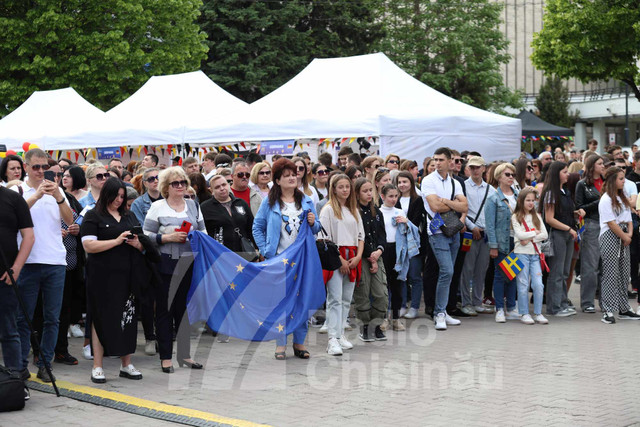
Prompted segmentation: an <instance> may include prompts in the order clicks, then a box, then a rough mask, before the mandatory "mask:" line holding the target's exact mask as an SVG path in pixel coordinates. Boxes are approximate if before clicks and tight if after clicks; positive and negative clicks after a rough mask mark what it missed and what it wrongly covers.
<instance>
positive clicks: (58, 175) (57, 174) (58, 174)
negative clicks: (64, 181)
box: [56, 172, 64, 178]
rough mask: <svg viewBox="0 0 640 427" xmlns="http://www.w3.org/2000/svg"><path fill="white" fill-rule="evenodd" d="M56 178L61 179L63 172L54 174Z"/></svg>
mask: <svg viewBox="0 0 640 427" xmlns="http://www.w3.org/2000/svg"><path fill="white" fill-rule="evenodd" d="M56 176H57V177H58V178H62V177H63V176H64V172H56Z"/></svg>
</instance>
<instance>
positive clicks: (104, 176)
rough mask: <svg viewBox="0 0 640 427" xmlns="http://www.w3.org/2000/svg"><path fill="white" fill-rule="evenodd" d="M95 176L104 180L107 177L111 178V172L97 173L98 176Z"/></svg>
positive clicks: (99, 179)
mask: <svg viewBox="0 0 640 427" xmlns="http://www.w3.org/2000/svg"><path fill="white" fill-rule="evenodd" d="M94 178H95V179H97V180H98V181H103V180H105V179H109V178H111V175H109V173H97V174H96V176H94Z"/></svg>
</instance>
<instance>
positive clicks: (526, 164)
mask: <svg viewBox="0 0 640 427" xmlns="http://www.w3.org/2000/svg"><path fill="white" fill-rule="evenodd" d="M515 166H516V179H515V183H514V184H513V187H514V188H515V189H516V190H518V191H520V190H522V189H523V188H525V187H528V186H530V185H531V182H532V180H533V166H531V161H530V160H529V159H527V158H526V157H521V158H519V159H518V161H516V164H515Z"/></svg>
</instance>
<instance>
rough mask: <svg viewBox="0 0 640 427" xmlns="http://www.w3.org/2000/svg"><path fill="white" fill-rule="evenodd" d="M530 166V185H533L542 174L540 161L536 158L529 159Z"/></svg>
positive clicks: (538, 180)
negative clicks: (531, 176)
mask: <svg viewBox="0 0 640 427" xmlns="http://www.w3.org/2000/svg"><path fill="white" fill-rule="evenodd" d="M531 167H532V168H533V179H532V182H531V185H532V186H533V187H535V186H536V184H537V183H538V182H540V177H541V176H542V162H541V161H540V160H538V159H533V160H531Z"/></svg>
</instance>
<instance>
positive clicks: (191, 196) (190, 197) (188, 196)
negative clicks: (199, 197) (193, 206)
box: [184, 194, 196, 200]
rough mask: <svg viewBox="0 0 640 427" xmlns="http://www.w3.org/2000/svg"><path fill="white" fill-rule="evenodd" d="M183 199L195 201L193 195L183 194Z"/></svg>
mask: <svg viewBox="0 0 640 427" xmlns="http://www.w3.org/2000/svg"><path fill="white" fill-rule="evenodd" d="M184 198H185V199H191V200H195V199H196V195H195V194H185V195H184Z"/></svg>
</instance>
